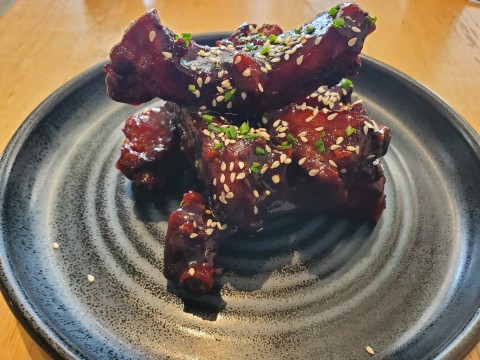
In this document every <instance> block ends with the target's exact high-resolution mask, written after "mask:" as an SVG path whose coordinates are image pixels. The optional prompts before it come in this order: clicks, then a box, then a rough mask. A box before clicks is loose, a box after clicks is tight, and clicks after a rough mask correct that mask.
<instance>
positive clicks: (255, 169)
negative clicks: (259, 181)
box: [250, 161, 260, 174]
mask: <svg viewBox="0 0 480 360" xmlns="http://www.w3.org/2000/svg"><path fill="white" fill-rule="evenodd" d="M250 171H251V172H252V173H254V174H258V173H259V172H260V163H258V162H256V161H255V162H254V163H253V164H252V167H251V168H250Z"/></svg>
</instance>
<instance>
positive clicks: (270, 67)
mask: <svg viewBox="0 0 480 360" xmlns="http://www.w3.org/2000/svg"><path fill="white" fill-rule="evenodd" d="M265 68H266V69H267V70H268V71H270V70H272V66H271V65H270V64H269V63H265Z"/></svg>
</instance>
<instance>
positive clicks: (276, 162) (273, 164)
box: [270, 160, 280, 169]
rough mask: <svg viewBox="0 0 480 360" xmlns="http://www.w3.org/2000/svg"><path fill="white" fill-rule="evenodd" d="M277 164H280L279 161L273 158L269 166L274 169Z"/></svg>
mask: <svg viewBox="0 0 480 360" xmlns="http://www.w3.org/2000/svg"><path fill="white" fill-rule="evenodd" d="M279 166H280V161H278V160H275V161H274V162H273V163H272V166H270V167H271V168H272V169H275V168H277V167H279Z"/></svg>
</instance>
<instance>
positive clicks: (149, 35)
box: [148, 30, 157, 42]
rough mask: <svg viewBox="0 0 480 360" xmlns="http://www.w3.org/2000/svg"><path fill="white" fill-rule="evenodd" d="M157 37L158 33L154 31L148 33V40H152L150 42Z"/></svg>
mask: <svg viewBox="0 0 480 360" xmlns="http://www.w3.org/2000/svg"><path fill="white" fill-rule="evenodd" d="M156 37H157V33H156V32H155V31H153V30H152V31H150V32H149V33H148V38H149V39H150V42H152V41H153V40H155V38H156Z"/></svg>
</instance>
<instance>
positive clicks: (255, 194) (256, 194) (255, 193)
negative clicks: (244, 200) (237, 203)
mask: <svg viewBox="0 0 480 360" xmlns="http://www.w3.org/2000/svg"><path fill="white" fill-rule="evenodd" d="M253 196H255V197H256V198H259V197H260V194H259V193H258V191H257V190H253Z"/></svg>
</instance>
